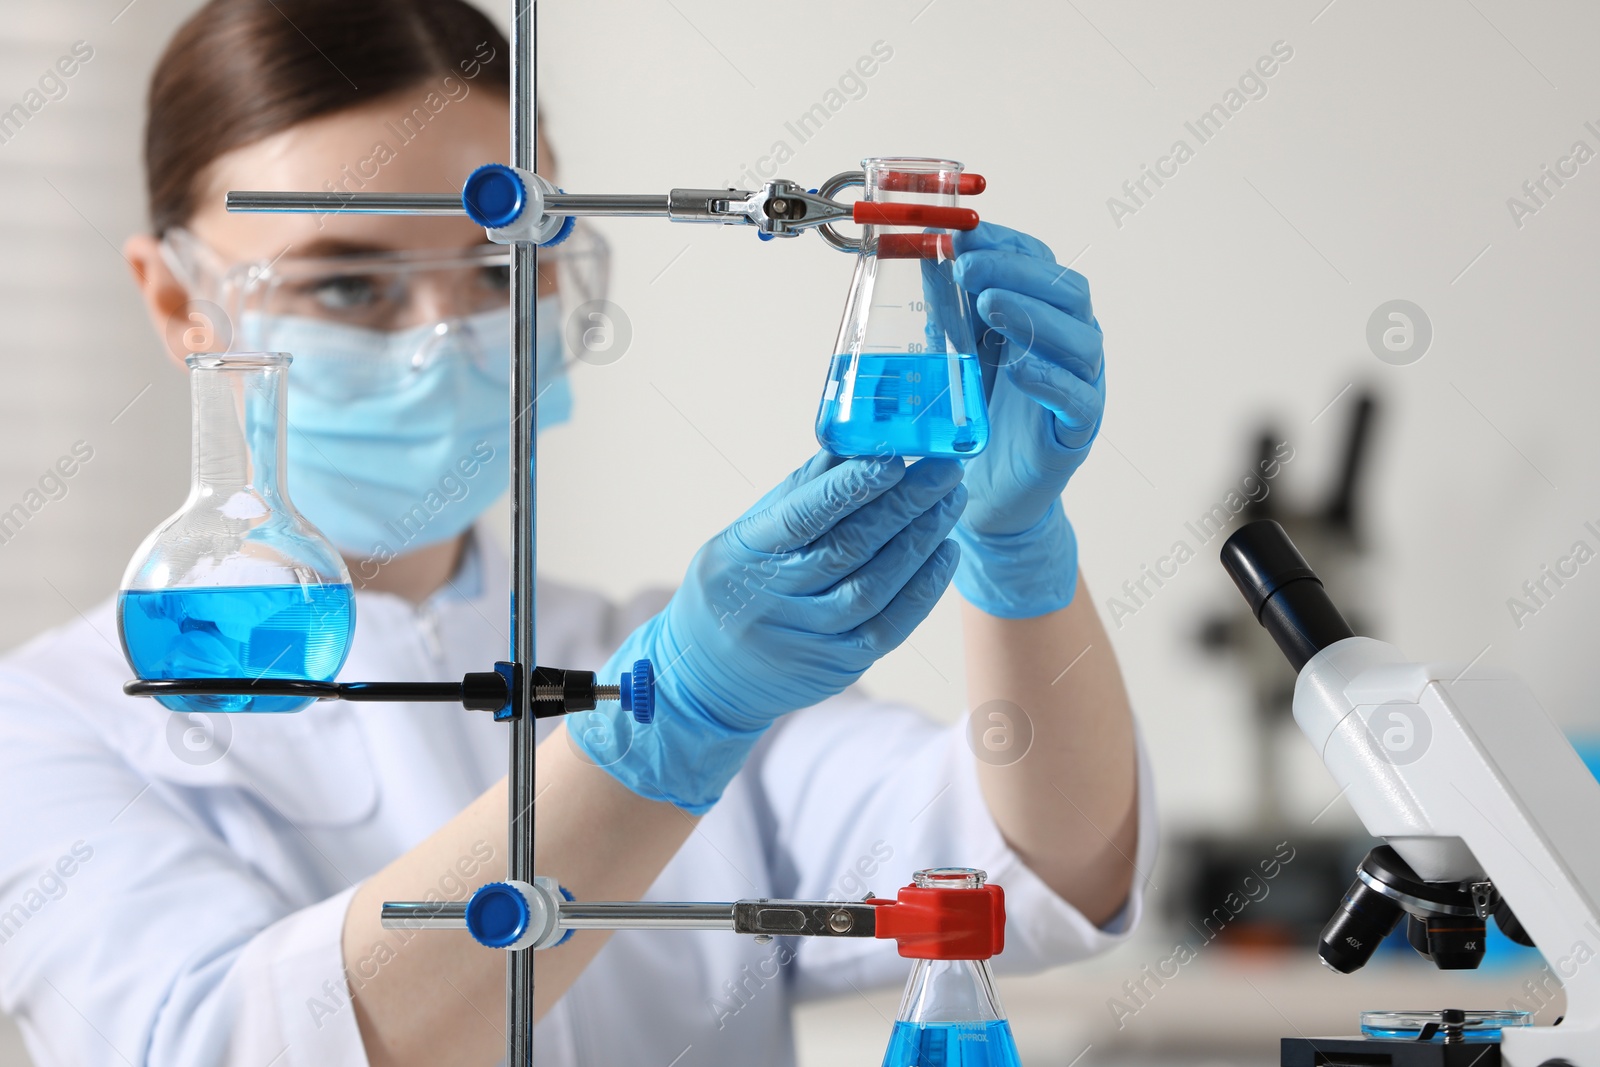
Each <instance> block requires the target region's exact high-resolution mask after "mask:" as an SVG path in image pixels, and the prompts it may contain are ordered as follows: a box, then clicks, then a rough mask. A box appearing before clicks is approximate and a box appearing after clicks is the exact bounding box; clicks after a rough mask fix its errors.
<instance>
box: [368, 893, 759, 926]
mask: <svg viewBox="0 0 1600 1067" xmlns="http://www.w3.org/2000/svg"><path fill="white" fill-rule="evenodd" d="M733 908H734V906H733V905H732V904H693V903H679V902H661V901H648V900H639V901H635V900H622V901H585V900H563V901H562V902H561V905H560V911H561V926H562V928H563V929H567V930H732V929H733ZM381 919H382V922H383V925H384V927H385V928H386V929H390V930H461V929H464V928H465V927H466V925H467V905H466V902H465V901H461V902H453V901H437V902H433V901H427V902H425V901H415V900H410V901H394V900H391V901H386V902H385V903H384V905H383V912H382V915H381Z"/></svg>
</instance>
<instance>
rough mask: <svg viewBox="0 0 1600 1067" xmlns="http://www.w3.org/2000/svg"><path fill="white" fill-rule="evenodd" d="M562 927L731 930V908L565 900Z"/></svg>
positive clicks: (728, 906)
mask: <svg viewBox="0 0 1600 1067" xmlns="http://www.w3.org/2000/svg"><path fill="white" fill-rule="evenodd" d="M561 925H562V926H563V927H564V928H566V929H569V930H732V929H733V905H732V904H688V903H678V902H661V901H646V900H641V901H632V900H628V901H588V900H564V901H562V902H561Z"/></svg>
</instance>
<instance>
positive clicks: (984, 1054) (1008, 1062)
mask: <svg viewBox="0 0 1600 1067" xmlns="http://www.w3.org/2000/svg"><path fill="white" fill-rule="evenodd" d="M883 1067H1022V1061H1021V1060H1020V1059H1018V1058H1017V1043H1016V1040H1015V1039H1014V1038H1012V1036H1011V1024H1010V1023H1009V1022H1007V1021H1006V1020H1005V1019H993V1020H990V1021H989V1022H971V1023H913V1022H905V1021H901V1022H897V1023H895V1024H894V1032H893V1033H892V1034H890V1035H889V1051H888V1052H886V1053H884V1055H883Z"/></svg>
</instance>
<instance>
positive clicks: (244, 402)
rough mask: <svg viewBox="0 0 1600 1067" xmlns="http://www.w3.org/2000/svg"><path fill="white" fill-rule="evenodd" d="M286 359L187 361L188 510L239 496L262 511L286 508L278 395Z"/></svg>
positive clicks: (277, 355)
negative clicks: (250, 499) (249, 499)
mask: <svg viewBox="0 0 1600 1067" xmlns="http://www.w3.org/2000/svg"><path fill="white" fill-rule="evenodd" d="M291 359H292V357H291V356H289V355H288V354H286V353H282V352H251V353H245V354H241V355H215V354H208V353H202V354H196V355H191V356H189V358H188V359H187V361H186V362H187V363H188V365H189V395H190V425H191V428H192V430H193V445H192V448H191V453H190V456H191V465H190V470H191V472H192V480H191V483H190V502H191V503H196V502H198V501H199V500H200V498H202V497H211V496H223V497H231V496H233V495H235V494H238V493H245V494H247V495H249V496H254V497H258V498H259V502H260V504H261V505H262V506H264V507H266V508H273V507H281V506H284V505H286V504H287V502H288V493H287V492H286V491H285V489H284V484H283V471H284V467H285V460H286V455H287V453H286V449H285V441H284V437H285V434H286V419H285V417H284V406H283V392H284V376H285V374H286V372H287V371H288V368H289V364H290V362H291ZM241 503H242V502H241Z"/></svg>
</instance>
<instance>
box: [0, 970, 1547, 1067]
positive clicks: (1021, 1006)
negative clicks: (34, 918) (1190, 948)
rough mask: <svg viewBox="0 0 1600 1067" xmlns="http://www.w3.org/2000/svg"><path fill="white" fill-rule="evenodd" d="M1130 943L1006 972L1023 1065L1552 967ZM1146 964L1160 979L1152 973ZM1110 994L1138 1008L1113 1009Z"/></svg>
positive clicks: (1237, 1036)
mask: <svg viewBox="0 0 1600 1067" xmlns="http://www.w3.org/2000/svg"><path fill="white" fill-rule="evenodd" d="M1132 948H1133V946H1127V947H1125V948H1123V949H1119V950H1118V951H1117V952H1115V953H1113V954H1112V955H1111V956H1108V957H1106V958H1105V959H1102V960H1095V961H1092V962H1090V963H1086V964H1079V965H1076V966H1073V967H1063V968H1059V969H1057V970H1054V971H1050V972H1048V973H1046V974H1042V975H1036V976H1033V977H1028V978H1002V979H1000V997H1001V1000H1002V1001H1003V1002H1004V1004H1005V1007H1006V1010H1007V1012H1009V1013H1010V1015H1011V1025H1012V1029H1013V1030H1014V1031H1015V1033H1016V1037H1017V1046H1018V1051H1019V1052H1020V1054H1021V1058H1022V1062H1023V1063H1024V1064H1025V1065H1026V1067H1179V1065H1183V1067H1273V1065H1275V1064H1276V1063H1277V1062H1278V1039H1279V1038H1281V1037H1284V1036H1286V1035H1290V1036H1292V1035H1295V1034H1297V1033H1299V1034H1304V1035H1306V1036H1310V1037H1316V1036H1327V1035H1331V1034H1348V1033H1354V1032H1355V1031H1356V1029H1357V1026H1358V1023H1357V1019H1358V1017H1359V1015H1360V1013H1361V1012H1362V1011H1364V1010H1370V1009H1374V1008H1446V1007H1458V1008H1504V1007H1506V1006H1507V1004H1508V1002H1509V1001H1511V1000H1512V999H1513V998H1515V999H1516V1000H1517V1001H1519V1002H1520V1003H1522V1004H1524V1005H1527V1006H1528V1007H1530V1008H1531V1007H1535V1006H1536V1005H1535V1004H1534V1003H1533V1002H1532V1001H1531V1000H1530V996H1529V994H1528V993H1527V991H1526V990H1525V988H1524V983H1526V982H1528V981H1530V980H1532V981H1534V982H1535V983H1537V982H1538V981H1539V979H1540V977H1541V976H1540V975H1539V973H1538V972H1537V971H1534V970H1527V969H1518V970H1493V971H1479V972H1457V973H1455V974H1445V973H1442V972H1439V971H1436V970H1434V969H1433V968H1432V967H1431V966H1429V965H1428V964H1426V963H1424V962H1422V961H1421V960H1416V961H1413V960H1409V959H1393V960H1380V961H1375V962H1374V963H1373V964H1371V965H1370V966H1369V967H1368V968H1367V969H1366V970H1364V971H1362V972H1360V973H1358V974H1355V975H1339V974H1334V973H1333V972H1331V971H1329V970H1327V969H1326V968H1324V967H1322V966H1321V965H1320V964H1319V963H1317V962H1316V960H1315V958H1314V957H1313V956H1312V955H1311V953H1310V952H1309V951H1306V952H1297V953H1294V954H1292V955H1284V954H1253V953H1252V954H1241V953H1231V954H1227V953H1223V952H1214V951H1213V952H1203V953H1201V954H1200V955H1199V956H1198V957H1197V958H1196V959H1194V960H1193V961H1192V962H1190V963H1187V964H1184V965H1182V966H1181V967H1179V968H1177V972H1176V974H1175V975H1173V977H1171V978H1163V977H1162V972H1161V971H1160V970H1157V969H1156V967H1157V964H1158V963H1159V962H1160V961H1161V960H1162V959H1163V958H1165V956H1164V954H1162V953H1160V952H1157V951H1155V950H1154V949H1153V948H1150V949H1149V950H1148V951H1145V952H1144V953H1143V954H1140V953H1136V952H1133V951H1130V950H1131V949H1132ZM1147 964H1148V965H1149V966H1150V967H1151V968H1152V970H1151V972H1150V973H1152V974H1154V975H1155V976H1156V978H1158V979H1160V980H1161V982H1162V984H1161V985H1159V986H1158V985H1157V984H1156V982H1155V980H1153V979H1151V978H1149V977H1148V976H1147V975H1146V974H1145V972H1144V967H1145V966H1146V965H1147ZM1165 971H1166V972H1167V973H1171V971H1172V968H1171V967H1168V968H1165ZM1124 982H1142V983H1143V985H1144V988H1145V989H1146V990H1148V993H1147V994H1146V993H1141V994H1140V999H1139V1001H1135V1000H1134V999H1133V998H1131V997H1130V996H1129V994H1128V993H1127V991H1126V990H1125V989H1124V988H1123V983H1124ZM1547 984H1548V985H1549V986H1550V987H1551V988H1553V985H1554V983H1547ZM1541 995H1542V996H1543V997H1545V998H1546V1002H1547V1006H1546V1007H1545V1008H1543V1009H1542V1010H1540V1011H1539V1014H1538V1016H1537V1018H1538V1020H1539V1021H1541V1022H1545V1023H1548V1022H1550V1021H1552V1020H1553V1019H1555V1018H1556V1017H1557V1016H1558V1015H1559V1014H1560V1013H1561V1011H1562V1010H1563V1001H1562V998H1561V995H1560V993H1559V992H1557V993H1555V994H1554V999H1553V1000H1552V999H1549V998H1550V993H1549V992H1548V991H1547V992H1545V993H1542V994H1541ZM1113 999H1116V1000H1120V1001H1121V1002H1122V1004H1123V1005H1124V1007H1125V1008H1126V1009H1128V1010H1126V1011H1121V1012H1118V1011H1114V1010H1113V1007H1112V1006H1111V1005H1110V1002H1111V1001H1112V1000H1113ZM899 1002H900V991H899V990H898V989H876V990H867V991H865V992H863V993H862V994H860V995H852V996H850V997H846V998H840V999H835V1000H827V1001H817V1002H812V1003H807V1004H805V1005H803V1006H802V1007H800V1008H799V1009H798V1010H797V1011H796V1013H795V1033H796V1038H797V1040H798V1042H799V1046H800V1067H876V1065H877V1064H878V1063H879V1061H880V1060H881V1058H882V1056H883V1050H884V1047H885V1045H886V1044H887V1043H888V1038H889V1024H890V1021H891V1020H893V1019H894V1015H895V1011H896V1010H897V1008H898V1007H899ZM1130 1012H1131V1013H1130ZM1119 1022H1120V1023H1121V1025H1120V1027H1119V1025H1118V1023H1119ZM30 1063H31V1061H30V1060H29V1059H28V1056H27V1053H26V1052H25V1051H24V1050H23V1046H22V1037H21V1035H20V1034H18V1033H17V1029H16V1024H15V1023H13V1022H12V1021H11V1020H10V1019H9V1018H6V1017H5V1016H0V1067H30Z"/></svg>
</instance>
